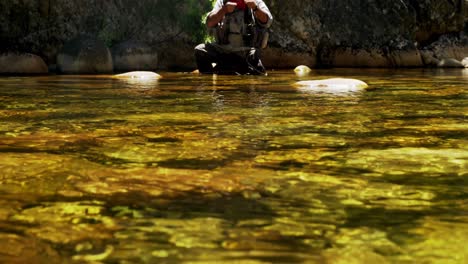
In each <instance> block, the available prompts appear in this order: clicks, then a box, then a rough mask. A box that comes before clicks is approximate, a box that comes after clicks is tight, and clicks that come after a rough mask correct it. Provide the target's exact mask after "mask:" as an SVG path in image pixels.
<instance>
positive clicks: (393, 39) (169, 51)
mask: <svg viewBox="0 0 468 264" xmlns="http://www.w3.org/2000/svg"><path fill="white" fill-rule="evenodd" d="M265 2H266V3H267V5H268V6H269V7H270V9H271V11H272V13H273V16H274V18H275V21H274V24H273V26H272V33H271V37H270V44H269V48H268V49H266V50H265V51H264V60H265V64H266V65H267V66H270V65H275V66H276V67H293V66H295V65H298V64H307V65H310V66H343V65H341V64H344V65H345V66H350V65H347V64H352V63H356V64H357V65H355V66H378V67H386V66H389V67H395V66H396V67H398V66H405V65H406V66H407V65H410V66H423V65H418V64H420V62H419V61H422V62H424V61H423V60H418V59H417V57H420V54H419V51H420V50H424V49H429V48H430V47H432V46H436V45H435V44H434V43H437V41H438V40H439V39H440V38H441V37H443V38H444V42H443V43H452V44H453V43H454V45H458V46H461V50H462V51H461V54H462V55H463V53H464V51H465V50H466V46H467V41H466V32H467V31H468V29H467V28H466V25H467V24H468V16H467V14H468V4H467V3H468V1H467V0H392V1H388V0H348V1H343V0H289V1H287V2H286V1H283V0H281V1H280V0H265ZM210 8H211V1H208V0H205V1H203V0H185V1H174V0H138V1H134V0H79V1H76V0H2V1H0V52H5V51H20V52H30V53H33V54H37V55H39V56H41V57H42V58H44V60H45V61H46V62H47V63H48V64H54V63H56V55H57V52H58V51H59V50H60V49H61V48H62V46H63V44H64V43H65V42H66V41H68V40H70V39H72V38H74V37H76V36H77V35H83V34H88V35H94V36H96V37H98V38H99V39H101V40H103V41H104V42H105V43H106V44H107V45H108V46H109V47H112V46H115V45H117V44H119V43H122V42H124V41H128V40H135V41H143V42H145V43H146V44H148V45H150V46H151V47H154V49H155V51H156V52H157V53H158V58H159V59H158V61H159V67H160V68H164V69H168V68H180V67H183V68H192V67H194V60H193V54H192V49H193V47H194V46H195V45H196V44H197V43H198V42H200V41H202V40H203V37H204V34H205V33H206V30H205V28H204V26H203V25H202V23H201V21H202V15H204V14H205V13H206V12H207V11H209V10H210ZM447 36H449V38H451V39H453V41H451V42H450V41H447V40H446V38H447ZM444 45H448V44H444ZM438 48H439V49H440V45H438ZM447 48H451V47H447ZM442 49H443V47H442ZM408 54H409V55H408ZM405 56H410V57H411V59H408V60H405ZM431 56H435V57H437V56H438V55H437V54H436V53H434V54H433V55H431ZM466 56H468V54H467V55H466ZM415 58H416V59H415ZM457 59H460V58H457ZM372 60H376V61H372ZM426 61H427V60H426ZM366 64H367V65H366ZM351 66H352V65H351Z"/></svg>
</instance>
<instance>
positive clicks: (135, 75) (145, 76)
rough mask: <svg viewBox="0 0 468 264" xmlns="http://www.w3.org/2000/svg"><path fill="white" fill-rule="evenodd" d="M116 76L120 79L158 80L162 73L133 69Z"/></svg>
mask: <svg viewBox="0 0 468 264" xmlns="http://www.w3.org/2000/svg"><path fill="white" fill-rule="evenodd" d="M114 78H120V79H138V80H158V79H160V78H161V75H159V74H157V73H155V72H151V71H132V72H126V73H122V74H117V75H114Z"/></svg>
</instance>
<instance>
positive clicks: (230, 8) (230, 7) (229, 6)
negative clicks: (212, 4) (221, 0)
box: [224, 2, 237, 14]
mask: <svg viewBox="0 0 468 264" xmlns="http://www.w3.org/2000/svg"><path fill="white" fill-rule="evenodd" d="M236 7H237V3H235V2H227V3H226V4H225V5H224V10H225V11H226V13H228V14H229V13H232V12H234V10H235V9H236Z"/></svg>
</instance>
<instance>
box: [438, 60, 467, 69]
mask: <svg viewBox="0 0 468 264" xmlns="http://www.w3.org/2000/svg"><path fill="white" fill-rule="evenodd" d="M437 67H440V68H463V67H464V66H463V64H462V63H461V62H460V61H458V60H456V59H452V58H444V59H441V60H440V61H439V63H438V64H437Z"/></svg>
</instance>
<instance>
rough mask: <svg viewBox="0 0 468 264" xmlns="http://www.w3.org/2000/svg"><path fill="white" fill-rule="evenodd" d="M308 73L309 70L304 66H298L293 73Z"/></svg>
mask: <svg viewBox="0 0 468 264" xmlns="http://www.w3.org/2000/svg"><path fill="white" fill-rule="evenodd" d="M310 71H311V69H310V68H309V67H308V66H306V65H299V66H297V67H296V68H294V72H296V73H308V72H310Z"/></svg>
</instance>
